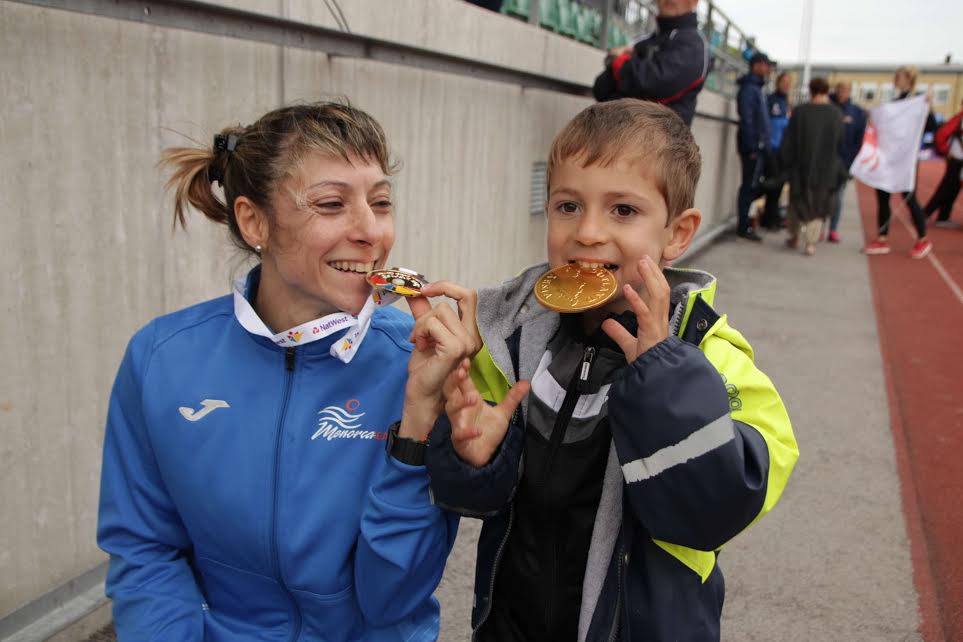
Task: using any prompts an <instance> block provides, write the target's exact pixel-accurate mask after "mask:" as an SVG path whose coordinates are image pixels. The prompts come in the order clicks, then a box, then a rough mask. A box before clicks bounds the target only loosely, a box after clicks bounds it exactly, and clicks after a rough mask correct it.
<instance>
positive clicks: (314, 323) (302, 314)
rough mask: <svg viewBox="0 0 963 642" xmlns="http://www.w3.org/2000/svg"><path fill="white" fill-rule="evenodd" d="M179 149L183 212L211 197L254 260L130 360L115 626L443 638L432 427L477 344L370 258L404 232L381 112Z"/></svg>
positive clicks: (107, 536) (336, 107) (108, 449)
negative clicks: (387, 277)
mask: <svg viewBox="0 0 963 642" xmlns="http://www.w3.org/2000/svg"><path fill="white" fill-rule="evenodd" d="M163 161H164V163H165V164H166V165H167V166H169V167H171V168H172V169H173V173H172V176H171V179H170V182H169V187H172V188H173V189H174V192H175V221H179V222H180V223H181V224H182V225H183V224H184V221H185V213H186V211H187V209H188V208H189V207H193V208H195V209H197V210H199V211H200V212H202V213H203V214H204V215H205V216H207V217H208V218H210V219H212V220H213V221H215V222H217V223H220V224H223V225H225V226H227V228H228V229H229V231H230V235H231V238H232V239H233V241H234V242H235V243H236V244H237V245H238V246H239V247H240V248H241V249H242V250H245V251H247V252H250V253H251V254H252V255H254V256H255V257H256V259H257V262H258V264H257V266H256V267H255V268H254V269H252V270H251V271H250V272H249V273H248V274H247V275H246V277H244V278H241V279H239V280H238V281H236V282H235V284H234V291H233V293H231V294H229V295H227V296H223V297H220V298H217V299H214V300H211V301H207V302H205V303H201V304H199V305H195V306H193V307H189V308H187V309H184V310H180V311H178V312H174V313H172V314H168V315H165V316H161V317H159V318H156V319H154V320H153V321H151V322H150V323H148V324H147V325H146V326H145V327H143V328H142V329H141V330H139V331H138V332H137V333H136V334H135V335H134V337H133V338H132V339H131V341H130V344H129V345H128V347H127V351H126V354H125V355H124V358H123V362H122V363H121V365H120V370H119V372H118V374H117V379H116V381H115V383H114V388H113V392H112V394H111V399H110V406H109V412H108V417H107V429H106V435H105V440H104V458H103V471H102V481H101V495H100V513H99V523H98V528H97V540H98V543H99V545H100V547H101V548H102V549H103V550H104V551H106V552H107V553H109V554H110V568H109V572H108V575H107V580H106V589H107V595H108V596H109V597H110V598H111V599H112V600H113V615H114V623H115V627H116V630H117V634H118V638H119V640H120V642H128V641H130V642H133V641H136V642H145V641H157V642H173V641H177V642H194V641H197V642H199V641H201V640H204V641H207V642H245V641H248V640H292V641H293V640H368V641H395V640H398V641H400V640H406V641H410V640H415V641H422V640H435V639H437V637H438V630H439V606H438V602H437V601H436V600H435V598H434V597H432V592H433V591H434V589H435V588H436V586H437V585H438V582H439V580H440V579H441V576H442V571H443V569H444V566H445V561H446V558H447V556H448V553H449V551H450V549H451V546H452V544H453V542H454V540H455V534H456V530H457V525H458V521H457V517H456V516H454V515H453V514H450V513H447V512H446V511H443V510H441V509H439V508H437V507H436V506H434V505H433V504H432V501H431V499H430V497H429V490H428V489H429V486H428V483H429V479H428V475H427V472H426V469H425V466H424V465H423V460H424V453H425V448H426V445H425V442H426V439H427V436H428V433H429V431H430V429H431V427H432V425H433V423H434V421H435V418H436V417H437V416H438V414H439V413H440V412H441V411H442V408H443V405H442V404H443V400H442V397H441V386H442V384H443V382H444V379H445V377H446V376H447V375H448V374H449V373H450V372H451V371H452V370H453V369H454V368H455V367H456V366H457V363H458V360H459V359H461V358H462V357H463V356H464V355H465V354H470V353H471V352H472V351H473V350H475V349H477V347H475V346H471V345H469V341H470V337H468V335H467V334H466V333H465V331H464V330H463V328H462V326H461V325H460V322H459V319H458V316H457V314H456V313H455V312H454V311H453V310H451V309H449V308H448V307H447V306H438V307H436V308H434V309H431V305H430V304H429V303H428V301H427V300H426V299H423V298H419V299H417V300H414V301H412V304H411V309H412V312H413V314H414V316H415V317H416V321H415V322H414V325H413V324H412V321H411V318H410V317H408V316H407V315H405V314H404V313H402V312H400V311H399V310H396V309H393V308H391V307H383V306H382V305H381V304H383V303H386V302H387V299H386V298H382V297H380V296H378V295H376V294H373V293H372V292H371V289H370V287H369V286H368V284H367V282H366V280H365V275H366V273H367V272H368V271H369V270H371V269H372V268H380V267H382V266H384V265H386V261H387V260H388V255H389V252H390V250H391V247H392V244H393V242H394V223H393V209H394V205H393V203H392V187H391V182H390V180H389V176H390V175H391V173H392V163H391V161H390V158H389V153H388V148H387V143H386V141H385V136H384V132H383V131H382V129H381V126H380V125H379V124H378V123H377V122H376V121H375V120H374V119H372V118H371V117H370V116H368V115H367V114H365V113H364V112H362V111H360V110H358V109H355V108H352V107H350V106H348V105H344V104H339V103H316V104H307V105H299V106H292V107H286V108H281V109H277V110H275V111H272V112H269V113H268V114H266V115H264V116H263V117H262V118H260V119H259V120H258V121H257V122H255V123H254V124H253V125H250V126H247V127H232V128H228V129H225V130H223V131H222V132H221V133H220V134H218V135H217V136H215V139H214V146H213V149H191V148H178V149H169V150H166V151H165V153H164V156H163ZM215 182H216V183H218V184H219V186H220V187H221V188H222V189H223V195H224V196H223V200H222V199H221V198H220V197H219V196H217V195H216V194H215V191H214V185H213V184H214V183H215ZM386 450H387V452H386Z"/></svg>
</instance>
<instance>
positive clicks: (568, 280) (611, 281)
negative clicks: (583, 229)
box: [535, 263, 618, 314]
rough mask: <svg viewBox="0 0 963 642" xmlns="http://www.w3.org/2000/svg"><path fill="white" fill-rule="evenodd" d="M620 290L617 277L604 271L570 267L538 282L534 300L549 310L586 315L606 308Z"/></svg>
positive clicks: (577, 266) (574, 265) (571, 264)
mask: <svg viewBox="0 0 963 642" xmlns="http://www.w3.org/2000/svg"><path fill="white" fill-rule="evenodd" d="M617 290H618V283H617V282H616V280H615V275H614V274H612V273H611V272H610V271H609V270H606V269H605V268H601V267H600V268H585V267H581V266H580V265H577V264H574V263H570V264H568V265H562V266H560V267H557V268H555V269H554V270H549V271H548V272H546V273H545V274H543V275H542V276H540V277H539V278H538V281H536V282H535V298H536V299H538V302H539V303H541V304H542V305H543V306H545V307H546V308H548V309H549V310H553V311H555V312H561V313H563V314H565V313H572V312H584V311H585V310H591V309H592V308H597V307H599V306H602V305H605V304H606V303H607V302H608V301H609V300H610V299H611V298H612V297H614V296H615V293H616V291H617Z"/></svg>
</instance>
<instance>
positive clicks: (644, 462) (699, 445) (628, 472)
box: [622, 414, 736, 484]
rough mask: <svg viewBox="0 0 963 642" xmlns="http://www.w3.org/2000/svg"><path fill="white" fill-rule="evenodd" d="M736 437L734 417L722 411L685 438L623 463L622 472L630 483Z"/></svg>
mask: <svg viewBox="0 0 963 642" xmlns="http://www.w3.org/2000/svg"><path fill="white" fill-rule="evenodd" d="M735 437H736V429H735V427H734V426H733V424H732V417H730V416H729V415H728V414H726V415H723V416H721V417H719V418H718V419H716V420H715V421H713V422H712V423H709V424H707V425H705V426H703V427H702V428H700V429H699V430H697V431H695V432H694V433H692V434H691V435H689V436H688V437H686V438H685V439H683V440H682V441H680V442H679V443H677V444H673V445H671V446H666V447H665V448H663V449H662V450H660V451H658V452H655V453H652V454H651V455H649V456H648V457H644V458H642V459H636V460H635V461H630V462H629V463H627V464H624V465H623V466H622V474H623V475H624V476H625V481H626V482H627V483H629V484H632V483H634V482H638V481H644V480H646V479H650V478H652V477H655V476H656V475H658V474H659V473H661V472H663V471H665V470H668V469H669V468H672V467H673V466H678V465H679V464H684V463H685V462H687V461H689V460H690V459H695V458H696V457H699V456H700V455H704V454H706V453H708V452H710V451H712V450H715V449H716V448H718V447H720V446H723V445H725V444H727V443H729V442H730V441H731V440H733V439H735Z"/></svg>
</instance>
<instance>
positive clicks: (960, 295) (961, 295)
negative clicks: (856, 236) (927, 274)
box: [893, 199, 963, 304]
mask: <svg viewBox="0 0 963 642" xmlns="http://www.w3.org/2000/svg"><path fill="white" fill-rule="evenodd" d="M899 204H900V205H901V206H902V209H903V211H904V212H906V215H907V216H912V215H911V214H910V211H909V206H908V205H906V199H902V200H900V202H899ZM893 214H896V212H893ZM893 218H895V219H897V220H898V221H899V222H900V223H902V224H903V227H905V228H906V231H907V232H909V234H910V236H911V237H912V238H913V239H914V240H915V239H916V238H917V236H916V230H915V229H914V228H913V226H912V225H910V224H909V223H907V222H906V219H904V218H903V217H902V216H894V217H893ZM926 258H928V259H929V260H930V264H931V265H932V266H933V268H934V269H935V270H936V273H937V274H939V275H940V276H941V277H942V278H943V282H944V283H946V286H947V287H948V288H949V289H950V291H952V292H953V294H955V295H956V300H957V301H959V302H960V303H961V304H963V289H961V288H960V286H959V285H957V284H956V281H954V280H953V277H951V276H950V273H949V272H947V271H946V268H944V267H943V264H942V263H940V260H939V259H938V258H936V250H930V253H929V254H927V255H926Z"/></svg>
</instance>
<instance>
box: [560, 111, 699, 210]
mask: <svg viewBox="0 0 963 642" xmlns="http://www.w3.org/2000/svg"><path fill="white" fill-rule="evenodd" d="M576 157H580V158H581V160H582V166H583V167H588V166H589V165H595V164H599V165H602V166H603V167H604V166H606V165H609V164H611V163H613V162H615V161H617V160H619V159H625V158H628V159H638V160H641V161H644V162H646V163H648V164H649V168H650V170H651V171H652V176H653V178H654V179H655V183H656V186H657V187H658V190H659V193H661V194H662V198H663V199H665V204H666V209H667V210H668V212H669V220H672V219H673V218H675V217H676V216H678V215H679V214H681V213H682V212H683V211H685V210H687V209H689V208H690V207H692V206H693V204H694V203H695V190H696V185H697V184H698V183H699V173H700V172H701V171H702V156H701V155H700V154H699V146H698V145H696V142H695V139H694V138H693V137H692V132H691V131H689V128H688V127H687V126H686V124H685V123H684V122H683V121H682V119H681V118H679V116H678V115H676V113H675V112H674V111H672V110H671V109H669V108H668V107H664V106H662V105H659V104H658V103H653V102H647V101H642V100H638V99H635V98H622V99H620V100H613V101H609V102H604V103H597V104H595V105H592V106H591V107H589V108H587V109H585V110H583V111H582V112H580V113H579V114H578V115H577V116H575V118H573V119H572V120H571V121H570V122H569V123H568V124H567V125H566V126H565V127H564V128H562V131H560V132H559V133H558V135H557V136H556V137H555V140H554V141H553V142H552V150H551V152H549V156H548V184H549V186H551V184H552V171H553V170H554V169H555V168H556V167H558V166H559V165H560V164H561V163H563V162H565V161H567V160H570V159H572V158H576Z"/></svg>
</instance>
